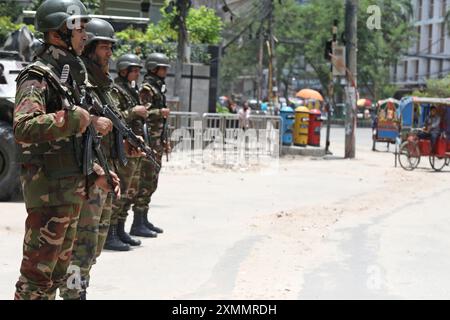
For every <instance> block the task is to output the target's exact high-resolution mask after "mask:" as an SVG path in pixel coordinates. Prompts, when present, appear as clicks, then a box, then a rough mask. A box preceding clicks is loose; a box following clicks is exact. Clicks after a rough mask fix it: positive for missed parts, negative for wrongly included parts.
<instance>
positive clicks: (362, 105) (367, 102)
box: [357, 99, 372, 108]
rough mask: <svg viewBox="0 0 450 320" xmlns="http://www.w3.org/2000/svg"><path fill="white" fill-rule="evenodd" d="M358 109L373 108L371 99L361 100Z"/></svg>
mask: <svg viewBox="0 0 450 320" xmlns="http://www.w3.org/2000/svg"><path fill="white" fill-rule="evenodd" d="M357 105H358V107H360V108H367V107H371V106H372V101H370V100H369V99H359V100H358V102H357Z"/></svg>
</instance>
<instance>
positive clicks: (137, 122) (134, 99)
mask: <svg viewBox="0 0 450 320" xmlns="http://www.w3.org/2000/svg"><path fill="white" fill-rule="evenodd" d="M127 85H128V84H127V83H126V82H125V81H122V80H121V81H120V82H118V81H116V82H115V84H114V89H113V90H114V91H115V92H116V94H117V95H119V96H122V97H123V99H122V101H123V102H124V103H125V105H124V106H121V109H122V110H131V109H132V108H134V107H136V106H137V105H138V104H139V100H138V98H139V95H138V94H136V96H134V95H133V94H132V93H130V92H129V91H128V90H129V88H126V87H125V86H127ZM126 120H127V122H128V124H129V125H130V127H131V130H133V132H134V133H135V134H136V135H140V136H142V135H143V131H142V128H143V125H144V119H134V120H128V119H126Z"/></svg>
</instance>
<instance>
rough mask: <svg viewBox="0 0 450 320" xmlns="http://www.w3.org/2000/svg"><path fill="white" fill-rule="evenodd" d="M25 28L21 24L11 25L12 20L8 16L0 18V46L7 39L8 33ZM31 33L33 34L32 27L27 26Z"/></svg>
mask: <svg viewBox="0 0 450 320" xmlns="http://www.w3.org/2000/svg"><path fill="white" fill-rule="evenodd" d="M23 26H25V24H23V23H13V22H12V19H11V18H10V17H8V16H0V46H1V45H2V44H3V43H4V42H5V40H6V39H7V38H8V35H9V33H10V32H13V31H16V30H19V29H20V28H21V27H23ZM27 27H28V29H30V31H31V32H34V26H33V25H27Z"/></svg>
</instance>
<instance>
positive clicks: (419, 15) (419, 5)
mask: <svg viewBox="0 0 450 320" xmlns="http://www.w3.org/2000/svg"><path fill="white" fill-rule="evenodd" d="M422 8H423V0H418V1H417V20H419V21H420V20H422Z"/></svg>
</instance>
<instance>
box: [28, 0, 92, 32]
mask: <svg viewBox="0 0 450 320" xmlns="http://www.w3.org/2000/svg"><path fill="white" fill-rule="evenodd" d="M75 19H80V21H81V20H82V21H84V22H88V21H89V20H90V19H91V18H90V17H89V15H88V12H87V9H86V7H85V6H84V4H83V3H81V1H79V0H46V1H45V2H43V3H42V4H41V5H40V6H39V8H38V9H37V11H36V17H35V25H36V30H38V31H40V32H48V31H57V30H60V29H61V28H62V27H63V26H64V23H67V27H68V28H69V29H72V28H71V26H70V24H69V23H70V22H69V21H74V20H75ZM68 22H69V23H68ZM73 25H74V26H75V25H76V22H74V23H73Z"/></svg>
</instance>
